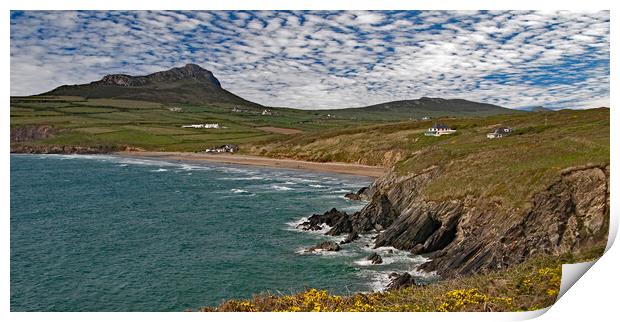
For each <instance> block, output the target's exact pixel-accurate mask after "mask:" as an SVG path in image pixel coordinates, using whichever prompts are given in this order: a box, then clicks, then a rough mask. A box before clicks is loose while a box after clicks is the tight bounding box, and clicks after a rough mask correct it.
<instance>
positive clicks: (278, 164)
mask: <svg viewBox="0 0 620 322" xmlns="http://www.w3.org/2000/svg"><path fill="white" fill-rule="evenodd" d="M113 154H114V155H121V156H130V157H145V158H153V159H163V160H174V161H204V162H215V163H224V164H241V165H251V166H261V167H268V168H281V169H293V170H312V171H318V172H331V173H340V174H351V175H358V176H365V177H371V178H377V177H380V176H382V175H383V174H385V173H386V172H387V170H388V169H387V168H384V167H378V166H368V165H361V164H350V163H340V162H311V161H301V160H293V159H272V158H266V157H258V156H251V155H229V154H226V155H222V154H206V153H205V154H203V153H193V152H134V151H132V152H115V153H113Z"/></svg>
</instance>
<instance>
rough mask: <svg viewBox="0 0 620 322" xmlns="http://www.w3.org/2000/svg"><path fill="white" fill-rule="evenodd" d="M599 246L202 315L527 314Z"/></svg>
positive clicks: (228, 305)
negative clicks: (380, 287)
mask: <svg viewBox="0 0 620 322" xmlns="http://www.w3.org/2000/svg"><path fill="white" fill-rule="evenodd" d="M603 250H604V245H601V246H599V247H596V248H593V249H590V250H589V251H586V252H583V253H580V254H567V255H564V256H559V257H551V256H545V257H536V258H532V259H530V260H528V261H526V262H524V263H521V264H519V265H516V266H514V267H512V268H510V269H507V270H504V271H496V272H492V273H488V274H479V275H471V276H467V277H459V278H453V279H448V280H442V281H439V282H437V283H434V284H430V285H426V286H414V287H408V288H404V289H400V290H396V291H387V292H376V293H370V294H359V293H358V294H352V295H346V296H340V295H332V294H328V293H327V292H325V291H318V290H316V289H308V290H306V291H305V292H302V293H296V294H290V295H282V294H278V295H273V294H258V295H255V296H254V297H253V298H252V299H250V300H229V301H225V302H223V303H222V304H221V305H219V306H218V307H204V308H201V310H202V311H246V312H248V311H249V312H252V311H254V312H256V311H260V312H263V311H292V312H298V311H330V312H331V311H338V312H381V311H398V312H403V311H413V312H436V311H439V312H453V311H531V310H538V309H541V308H545V307H548V306H550V305H552V304H553V303H555V300H556V297H557V295H558V292H559V289H560V281H561V278H562V269H561V264H562V263H576V262H584V261H590V260H593V259H595V258H598V257H599V256H601V255H602V253H603Z"/></svg>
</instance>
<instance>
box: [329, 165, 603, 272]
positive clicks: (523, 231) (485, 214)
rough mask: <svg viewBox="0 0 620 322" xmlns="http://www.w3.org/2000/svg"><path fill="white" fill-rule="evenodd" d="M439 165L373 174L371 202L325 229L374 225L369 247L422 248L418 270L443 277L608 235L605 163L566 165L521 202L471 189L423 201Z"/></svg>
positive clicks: (341, 231)
mask: <svg viewBox="0 0 620 322" xmlns="http://www.w3.org/2000/svg"><path fill="white" fill-rule="evenodd" d="M439 171H440V169H439V168H438V167H431V168H428V169H426V170H425V171H422V172H421V173H418V174H415V175H409V176H404V177H403V176H398V175H396V174H394V173H391V174H388V175H386V176H384V177H382V178H380V179H378V180H377V181H376V182H375V183H374V189H375V192H374V194H373V196H372V199H371V201H370V203H369V204H368V205H366V207H364V209H362V210H361V211H359V212H356V213H354V214H352V215H350V216H347V217H343V219H341V220H340V221H338V222H336V223H335V225H333V226H332V228H331V229H330V230H329V231H328V232H327V234H328V235H341V234H354V233H357V234H361V233H364V232H376V233H377V234H378V235H377V237H376V239H375V247H381V246H392V247H395V248H398V249H401V250H408V251H411V252H412V253H414V254H425V256H427V257H428V258H429V259H430V261H428V262H426V263H424V264H423V265H422V266H421V269H423V270H426V271H436V272H437V273H438V274H439V275H441V276H444V277H447V276H451V275H464V274H469V273H472V272H483V271H488V270H492V269H500V268H504V267H506V266H509V265H512V264H516V263H519V262H522V261H523V260H525V259H527V258H528V257H530V256H533V255H536V254H561V253H565V252H569V251H576V250H579V249H582V248H584V247H589V246H593V245H594V244H595V243H597V242H598V243H600V242H601V241H603V240H605V239H606V237H607V231H608V226H609V166H608V165H605V166H600V165H589V166H584V167H579V168H571V169H566V170H564V171H563V172H562V173H561V174H560V175H559V177H558V179H557V181H556V182H555V183H553V184H551V185H550V186H549V187H548V188H547V189H545V190H544V191H540V192H538V193H535V194H534V195H533V196H532V197H531V200H530V201H529V206H528V207H526V208H524V209H520V208H519V209H516V208H512V207H510V206H506V205H505V204H503V203H502V202H501V200H494V199H486V198H479V197H476V196H467V197H465V198H455V199H452V200H442V201H434V200H427V199H426V198H425V197H424V195H423V194H422V193H421V192H422V191H424V188H425V187H426V186H427V185H428V184H429V183H430V182H431V181H432V180H433V178H434V177H436V176H437V175H438V174H440V172H439Z"/></svg>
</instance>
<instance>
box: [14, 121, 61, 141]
mask: <svg viewBox="0 0 620 322" xmlns="http://www.w3.org/2000/svg"><path fill="white" fill-rule="evenodd" d="M56 132H57V130H56V129H55V128H53V127H51V126H49V125H24V126H15V127H12V128H11V142H27V141H34V140H40V139H47V138H49V137H52V136H53V135H54V134H55V133H56Z"/></svg>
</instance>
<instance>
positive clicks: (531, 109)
mask: <svg viewBox="0 0 620 322" xmlns="http://www.w3.org/2000/svg"><path fill="white" fill-rule="evenodd" d="M517 110H519V111H527V112H554V110H552V109H550V108H546V107H544V106H529V107H520V108H517Z"/></svg>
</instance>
